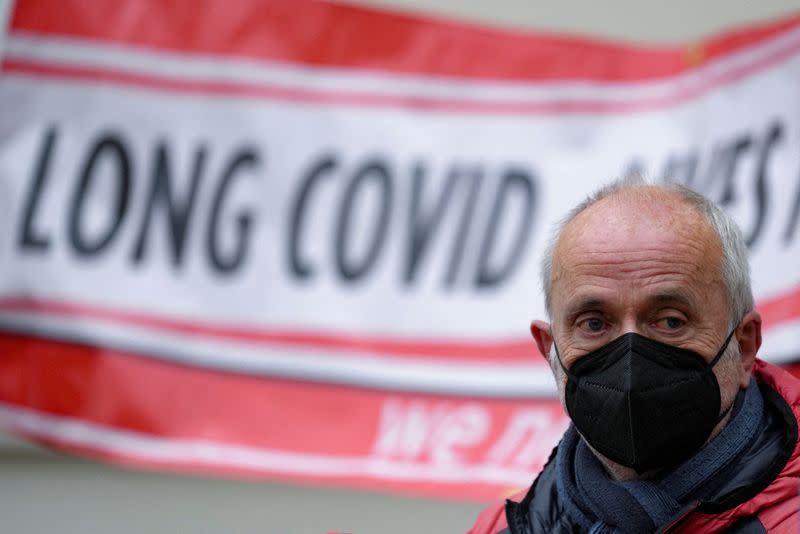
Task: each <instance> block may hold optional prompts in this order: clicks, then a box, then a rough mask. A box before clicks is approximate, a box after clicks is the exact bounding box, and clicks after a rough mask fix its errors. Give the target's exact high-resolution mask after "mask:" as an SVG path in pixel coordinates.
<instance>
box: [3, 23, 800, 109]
mask: <svg viewBox="0 0 800 534" xmlns="http://www.w3.org/2000/svg"><path fill="white" fill-rule="evenodd" d="M798 51H800V28H794V29H791V30H788V31H786V32H785V33H783V34H780V35H778V36H776V37H774V38H772V39H769V40H766V41H764V42H763V43H761V44H759V45H757V46H752V47H749V48H747V49H744V50H741V51H738V52H735V53H732V54H729V55H726V56H725V57H722V58H717V59H714V60H712V61H709V62H708V63H707V64H705V65H701V66H700V67H698V68H695V69H692V70H690V71H688V72H687V73H686V74H683V75H681V76H674V77H670V78H668V79H666V80H664V81H647V82H637V83H611V82H583V81H570V82H568V83H565V82H561V83H553V82H536V83H535V84H533V83H525V82H509V81H503V82H490V81H485V80H480V81H471V80H466V79H458V80H455V79H447V78H441V77H440V78H433V77H423V76H412V75H400V74H393V73H389V72H384V73H379V74H376V73H370V72H363V71H361V72H360V71H357V70H350V69H343V68H331V67H318V66H303V65H297V64H295V65H289V64H282V63H277V62H274V63H273V62H267V61H256V60H247V59H242V58H231V57H215V56H209V55H201V54H180V53H176V52H167V51H161V50H159V51H153V50H146V49H137V48H135V47H131V46H119V45H113V44H110V43H92V42H90V41H88V40H86V39H80V40H78V39H72V38H65V37H52V36H40V35H36V34H30V33H26V32H20V31H15V32H13V33H11V34H10V35H9V39H8V43H7V49H6V56H7V58H8V59H12V60H24V61H29V62H34V63H38V64H43V65H54V66H61V67H63V66H71V67H88V68H93V69H100V70H111V71H124V72H130V73H137V74H144V75H149V76H158V77H164V78H169V79H179V80H182V81H207V82H232V83H245V84H256V85H259V84H274V85H280V86H283V87H286V88H298V89H318V90H325V91H334V92H336V91H353V92H368V93H372V94H376V95H381V96H407V97H433V98H443V99H447V98H457V99H459V100H471V101H475V102H487V101H518V100H520V99H522V100H526V101H530V102H536V101H543V102H546V101H550V100H554V99H556V100H559V101H580V100H584V99H590V100H592V101H606V102H627V101H629V100H631V99H642V100H654V99H655V100H662V99H665V100H669V99H674V98H679V97H680V96H681V95H687V94H689V95H691V94H694V93H696V92H698V91H703V90H705V89H709V88H711V87H712V86H713V85H715V84H716V83H719V81H720V78H721V77H725V76H727V75H730V74H731V73H736V72H745V71H749V70H750V69H753V68H759V67H760V66H764V65H765V64H772V63H775V62H778V61H779V60H781V59H785V58H786V57H787V54H793V53H796V52H798Z"/></svg>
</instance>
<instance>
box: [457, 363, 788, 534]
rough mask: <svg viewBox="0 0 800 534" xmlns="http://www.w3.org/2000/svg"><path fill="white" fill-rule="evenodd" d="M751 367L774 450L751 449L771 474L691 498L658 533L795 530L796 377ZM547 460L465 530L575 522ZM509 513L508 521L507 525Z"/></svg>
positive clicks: (516, 532)
mask: <svg viewBox="0 0 800 534" xmlns="http://www.w3.org/2000/svg"><path fill="white" fill-rule="evenodd" d="M753 372H754V374H755V377H756V380H757V381H758V383H759V384H760V385H761V389H762V394H764V396H765V398H764V401H765V405H766V406H768V407H769V409H770V410H771V411H772V414H773V415H772V416H771V418H770V419H769V421H770V427H769V428H768V429H765V430H764V431H763V432H767V431H768V432H771V433H773V434H775V437H774V439H771V440H769V441H770V442H772V443H774V444H777V446H778V449H776V448H775V445H772V446H771V447H763V448H761V449H759V450H758V451H754V454H756V453H758V454H762V455H763V454H769V455H770V457H769V458H764V457H763V456H762V457H761V458H760V460H761V461H762V462H763V461H764V460H767V464H768V469H767V471H770V470H772V472H773V473H774V471H778V472H777V474H775V475H773V474H771V473H770V474H768V476H769V477H770V478H768V479H767V480H764V479H763V475H764V471H759V473H757V474H754V476H753V479H752V484H750V485H749V486H748V485H747V484H745V485H744V486H742V483H741V481H739V483H738V485H737V489H736V492H734V494H733V495H732V496H731V493H730V492H729V493H728V494H726V495H725V497H724V498H723V499H721V500H720V501H718V502H702V503H694V504H693V505H691V506H690V507H688V508H687V510H686V511H685V512H684V513H682V514H681V515H680V516H679V517H677V518H676V519H675V520H674V521H672V522H671V524H668V525H664V526H662V528H661V530H660V532H669V533H675V534H678V533H681V534H682V533H692V532H703V533H711V532H726V531H727V532H743V533H744V532H763V531H764V530H766V532H769V533H778V534H783V533H787V534H788V533H790V532H791V533H798V532H800V495H798V488H800V446H798V439H797V427H798V423H797V422H798V416H800V381H798V379H797V378H795V377H794V376H792V375H790V374H789V373H788V372H786V371H784V370H783V369H781V368H779V367H776V366H774V365H770V364H768V363H766V362H763V361H761V360H756V364H755V368H754V371H753ZM787 456H788V458H787ZM552 464H554V462H549V463H548V466H545V469H544V470H543V472H542V473H541V474H540V475H539V477H538V478H537V480H536V481H535V482H534V484H533V486H532V487H531V488H530V489H529V490H527V491H522V492H520V493H518V494H516V495H514V496H513V497H511V498H510V499H508V500H507V501H506V503H505V504H496V505H494V506H492V507H490V508H488V509H487V510H484V511H483V512H482V513H481V514H480V516H478V520H477V521H476V523H475V525H474V526H473V527H472V529H471V530H470V531H469V533H468V534H499V533H503V534H505V533H509V534H529V533H532V534H535V533H538V532H540V531H547V532H558V531H571V530H572V529H573V528H574V524H573V523H572V521H571V520H570V519H569V517H568V516H567V515H566V512H564V510H563V508H562V507H561V506H560V505H559V503H558V502H557V501H558V497H557V492H556V491H555V489H554V487H555V482H554V480H555V478H554V474H553V471H554V470H553V469H552ZM548 467H550V468H549V469H548ZM759 476H761V479H759V478H758V477H759ZM534 501H535V502H534ZM542 501H543V502H542ZM726 503H728V504H729V505H727V506H726ZM529 508H536V510H537V511H536V512H535V513H534V515H535V521H534V520H530V519H529V515H528V510H529ZM543 516H544V517H543ZM509 517H510V518H511V521H512V523H513V525H512V527H511V528H509V526H508V521H509ZM543 525H545V526H543ZM751 529H752V530H751Z"/></svg>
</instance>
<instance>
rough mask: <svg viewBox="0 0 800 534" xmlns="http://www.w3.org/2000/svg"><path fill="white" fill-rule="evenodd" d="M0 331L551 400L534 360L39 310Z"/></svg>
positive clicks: (306, 373)
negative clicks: (436, 353)
mask: <svg viewBox="0 0 800 534" xmlns="http://www.w3.org/2000/svg"><path fill="white" fill-rule="evenodd" d="M0 329H3V330H8V331H11V332H24V333H28V334H34V335H37V336H41V337H45V338H50V339H57V340H64V341H72V342H78V343H83V344H88V345H94V346H99V347H106V348H109V349H115V350H120V351H124V352H132V353H135V354H138V355H141V356H143V357H148V358H155V359H158V360H162V361H169V362H173V363H180V364H186V365H193V366H199V367H203V368H207V369H217V370H223V371H231V372H236V373H245V374H255V375H260V376H274V377H280V378H289V379H296V380H304V381H308V380H310V381H317V382H325V383H335V384H346V385H354V386H362V387H369V388H375V389H383V390H390V391H413V392H420V393H422V392H425V393H440V394H453V395H470V396H489V397H531V398H537V397H553V396H555V393H556V391H555V383H554V382H553V377H552V375H551V373H550V368H549V367H548V366H547V365H546V364H545V362H544V360H542V359H539V358H536V357H532V360H531V362H530V363H507V362H506V363H498V364H488V363H487V364H480V363H474V362H465V361H454V362H453V363H448V362H443V361H442V360H441V359H439V360H437V359H434V358H430V357H428V358H426V356H425V355H424V354H420V355H418V356H414V357H403V358H392V357H387V356H384V355H380V354H367V355H361V356H359V355H355V354H354V353H353V352H349V351H348V352H343V351H335V350H331V351H325V350H324V349H317V348H306V347H293V346H289V345H270V344H259V343H255V342H238V341H230V340H225V341H221V340H219V339H215V338H210V337H206V336H199V335H183V334H179V333H172V332H165V331H161V330H155V329H150V328H145V327H138V326H130V325H123V324H119V323H104V322H100V321H91V320H87V319H82V318H70V317H60V316H50V315H46V314H41V313H38V312H37V313H21V312H0ZM531 343H532V342H531ZM489 356H490V355H489ZM534 358H535V359H534Z"/></svg>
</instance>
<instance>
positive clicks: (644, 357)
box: [471, 181, 800, 534]
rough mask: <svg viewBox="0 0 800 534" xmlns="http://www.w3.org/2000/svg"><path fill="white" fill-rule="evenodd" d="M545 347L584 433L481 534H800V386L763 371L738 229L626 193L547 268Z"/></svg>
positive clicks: (596, 205) (484, 517) (495, 513)
mask: <svg viewBox="0 0 800 534" xmlns="http://www.w3.org/2000/svg"><path fill="white" fill-rule="evenodd" d="M542 279H543V285H544V289H545V299H546V305H547V310H548V314H549V316H550V319H551V322H550V323H549V324H548V323H545V322H542V321H534V322H533V324H532V325H531V332H532V333H533V337H534V339H535V341H536V345H537V346H538V348H539V350H540V351H541V353H542V354H545V355H548V359H549V363H550V366H551V368H552V370H553V374H554V376H555V379H556V383H557V385H558V392H559V398H560V399H561V403H562V405H563V407H564V409H565V410H566V412H567V413H568V415H569V417H570V419H571V421H572V424H571V425H570V427H569V429H568V430H567V431H566V433H565V434H564V436H563V438H562V440H561V442H560V443H559V445H558V447H557V448H556V449H555V450H554V451H553V454H552V455H551V458H550V461H549V462H548V463H547V465H546V466H545V467H544V469H543V471H542V472H541V473H540V474H539V476H538V477H537V479H536V481H535V482H534V483H533V486H532V487H531V488H530V489H529V490H528V491H527V492H522V493H520V494H519V495H517V496H515V497H514V498H512V499H510V500H508V501H507V502H506V503H505V506H497V507H494V508H490V509H488V510H486V511H485V512H483V513H482V514H481V516H480V517H479V518H478V521H477V523H476V524H475V526H474V527H473V529H472V531H471V532H473V533H475V534H484V533H487V534H488V533H491V534H494V533H500V532H502V533H506V532H508V533H511V534H523V533H538V532H590V533H592V534H594V533H612V532H626V533H627V532H631V533H641V532H740V533H745V532H746V533H751V532H798V530H800V514H798V507H800V498H798V484H800V459H798V454H800V453H799V451H800V449H798V447H797V442H798V439H797V437H798V436H797V434H798V430H797V429H798V425H797V415H798V413H800V383H799V382H798V381H797V380H796V379H795V378H793V377H792V376H790V375H789V374H788V373H786V372H785V371H783V370H781V369H779V368H777V367H775V366H772V365H770V364H768V363H765V362H763V361H761V360H758V359H757V358H756V353H757V351H758V349H759V346H760V345H761V318H760V316H759V314H758V311H756V310H755V308H754V307H753V296H752V292H751V289H750V278H749V270H748V264H747V256H746V250H745V246H744V242H743V240H742V236H741V234H740V232H739V230H738V228H737V227H736V225H735V223H734V222H733V221H732V220H731V219H730V218H729V217H728V216H727V215H726V214H725V213H724V212H723V211H722V210H720V209H719V208H718V207H716V206H715V205H714V204H713V203H711V202H710V201H708V200H707V199H705V198H704V197H702V196H700V195H698V194H696V193H694V192H692V191H690V190H688V189H685V188H682V187H678V186H669V185H667V186H656V185H647V184H644V183H638V182H631V181H627V182H620V183H617V184H614V185H612V186H609V187H607V188H605V189H603V190H601V191H600V192H599V193H597V194H596V195H595V196H593V197H592V198H590V199H589V200H587V201H586V202H584V203H583V204H581V205H580V206H578V207H577V208H576V209H575V210H573V211H572V213H571V214H570V215H569V216H568V217H567V219H566V222H565V223H564V224H563V225H562V226H561V227H560V229H559V231H558V232H557V234H556V236H555V239H554V241H553V243H552V245H551V247H550V249H549V251H548V253H547V254H546V257H545V261H544V263H543V270H542Z"/></svg>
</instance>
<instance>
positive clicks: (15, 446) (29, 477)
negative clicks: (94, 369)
mask: <svg viewBox="0 0 800 534" xmlns="http://www.w3.org/2000/svg"><path fill="white" fill-rule="evenodd" d="M21 1H23V0H18V2H21ZM358 4H360V5H364V6H367V7H370V8H376V9H380V10H385V11H387V12H393V13H406V14H414V15H419V16H423V17H427V16H431V17H436V18H437V19H441V20H451V21H458V22H466V23H469V24H473V25H480V26H488V27H492V28H495V29H507V30H514V31H523V32H546V33H550V32H555V33H558V34H567V35H573V36H584V37H592V38H598V39H603V40H611V41H614V42H622V43H627V44H633V45H638V46H642V47H645V48H652V47H660V46H672V45H687V44H690V43H692V42H694V41H697V40H699V39H702V38H706V37H709V36H712V35H715V34H718V33H720V32H725V31H727V30H730V29H732V28H736V27H739V26H743V25H744V26H747V25H753V24H756V23H766V22H772V21H775V20H779V19H781V18H785V17H789V16H792V15H797V14H798V13H799V12H800V3H798V2H797V0H762V1H759V2H746V1H730V0H707V1H704V2H696V1H689V0H673V1H671V2H642V1H639V0H609V1H606V2H579V1H575V0H561V1H560V2H542V1H534V0H524V1H523V0H519V1H516V0H495V1H493V2H484V1H471V0H448V1H438V2H428V1H422V0H391V1H389V0H369V1H367V0H364V1H361V2H358ZM13 9H14V2H9V1H8V0H4V1H3V0H0V13H1V14H3V17H0V21H7V20H8V17H9V14H10V13H11V10H13ZM297 23H298V24H302V21H297ZM0 35H2V34H0ZM0 76H2V72H0ZM6 113H9V115H8V116H10V110H9V109H8V108H5V109H4V105H3V104H2V103H0V114H6ZM270 157H271V156H270ZM0 178H2V177H0ZM0 185H1V184H0ZM4 231H5V230H4V229H3V228H0V234H2V233H3V232H4ZM528 275H529V276H531V277H535V274H534V273H529V274H528ZM537 306H538V304H537ZM531 318H532V317H531V316H530V315H527V316H523V317H521V319H522V322H523V323H524V322H525V321H528V320H530V319H531ZM525 476H526V477H527V476H528V475H527V474H526V475H525ZM331 485H332V486H333V487H329V486H331ZM326 486H328V487H326ZM509 489H510V488H509ZM405 493H408V492H405ZM450 497H451V498H448V497H446V496H443V495H440V496H438V497H426V498H423V497H411V496H408V495H401V494H400V493H398V492H396V491H392V490H391V488H389V489H383V490H373V489H361V490H356V489H345V488H342V487H336V484H335V483H333V484H331V483H327V484H323V485H322V486H318V485H314V484H311V483H310V482H303V481H300V482H294V483H275V482H268V481H264V480H262V479H247V477H245V479H241V478H238V479H237V478H234V479H228V478H224V477H212V476H199V475H196V474H171V473H168V472H153V471H147V470H133V469H125V468H122V467H114V466H109V465H107V464H103V463H98V462H93V461H89V460H85V459H81V458H79V457H77V456H73V455H68V454H65V453H62V452H52V451H51V450H47V449H45V448H43V447H41V446H38V445H33V444H30V443H26V442H24V441H22V440H21V439H20V438H16V437H11V436H10V435H8V434H0V518H2V519H0V525H2V526H0V530H2V531H3V532H53V531H58V532H65V533H79V532H80V533H87V532H120V533H128V532H130V533H133V532H328V531H342V532H353V533H356V532H360V533H366V532H382V533H402V532H462V531H465V530H466V529H467V528H469V526H470V525H471V524H472V522H473V521H474V519H475V517H476V516H477V514H478V512H479V511H480V510H481V509H482V508H483V507H484V505H485V503H482V502H475V499H470V501H472V502H459V501H461V499H460V498H459V495H458V494H457V493H456V494H453V495H451V496H450Z"/></svg>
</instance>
